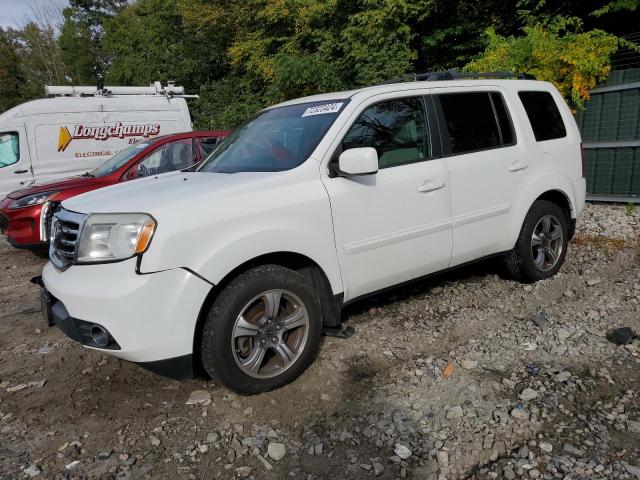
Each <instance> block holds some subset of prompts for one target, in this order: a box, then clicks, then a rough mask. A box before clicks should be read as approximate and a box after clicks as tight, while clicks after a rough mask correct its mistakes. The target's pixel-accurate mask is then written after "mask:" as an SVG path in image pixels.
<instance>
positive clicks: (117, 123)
mask: <svg viewBox="0 0 640 480" xmlns="http://www.w3.org/2000/svg"><path fill="white" fill-rule="evenodd" d="M45 92H46V93H47V94H48V95H55V96H54V97H50V98H44V99H40V100H33V101H31V102H27V103H23V104H22V105H18V106H17V107H14V108H12V109H10V110H8V111H6V112H4V113H2V114H0V198H2V197H4V196H5V195H7V194H8V193H10V192H12V191H14V190H17V189H20V188H24V187H25V186H26V185H29V184H31V183H34V182H37V183H44V182H48V181H51V180H55V179H58V178H64V177H69V176H71V175H75V174H80V173H83V172H86V171H89V170H93V169H94V168H96V167H97V166H99V165H100V164H102V163H103V162H104V161H105V160H106V159H107V158H109V157H111V156H112V155H114V154H115V153H117V152H118V151H120V150H122V149H124V148H126V147H127V146H128V145H130V144H132V143H136V142H138V141H140V140H143V139H146V138H149V137H155V136H157V135H164V134H167V133H177V132H185V131H191V117H190V115H189V110H188V108H187V103H186V101H185V99H184V97H185V96H184V95H182V93H183V92H184V89H183V88H182V87H176V86H173V85H171V84H170V85H169V86H168V87H167V88H164V89H163V88H162V87H161V85H160V84H159V82H156V83H155V84H154V85H152V86H150V87H105V88H103V89H100V90H98V89H97V88H96V87H45Z"/></svg>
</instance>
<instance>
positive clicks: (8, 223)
mask: <svg viewBox="0 0 640 480" xmlns="http://www.w3.org/2000/svg"><path fill="white" fill-rule="evenodd" d="M228 134H229V132H223V131H203V132H185V133H175V134H172V135H165V136H161V137H155V138H152V139H149V140H144V141H142V142H139V143H136V144H134V145H131V146H130V147H128V148H125V149H124V150H121V151H120V152H118V153H117V154H115V155H114V156H113V157H111V158H110V159H109V160H107V161H106V162H105V163H103V164H102V165H100V166H99V167H98V168H97V169H95V170H93V171H91V172H87V173H85V174H83V175H81V176H79V177H72V178H67V179H64V180H59V181H55V182H50V183H45V184H42V185H31V186H30V187H28V188H25V189H23V190H17V191H15V192H12V193H10V194H9V195H7V197H6V198H5V199H4V200H2V201H0V233H2V234H3V235H6V236H7V238H8V240H9V243H10V244H11V245H13V246H14V247H17V248H27V249H30V250H34V251H43V250H46V249H47V248H48V246H49V232H48V230H49V222H50V219H51V215H52V214H53V211H54V210H55V208H56V207H57V205H59V204H60V202H62V201H63V200H66V199H68V198H71V197H74V196H76V195H80V194H81V193H85V192H88V191H91V190H96V189H98V188H102V187H106V186H108V185H113V184H114V183H119V182H124V181H127V180H133V179H135V178H140V177H145V176H148V175H157V174H160V173H166V172H170V171H174V170H183V169H185V168H189V167H191V166H192V165H194V164H196V163H198V162H200V161H201V160H203V159H204V158H205V157H206V156H207V155H208V154H209V153H210V152H211V151H212V150H213V149H214V147H215V146H216V145H217V144H218V143H220V141H221V140H222V139H224V138H225V137H226V136H227V135H228Z"/></svg>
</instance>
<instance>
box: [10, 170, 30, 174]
mask: <svg viewBox="0 0 640 480" xmlns="http://www.w3.org/2000/svg"><path fill="white" fill-rule="evenodd" d="M28 172H29V170H16V171H15V172H13V173H28Z"/></svg>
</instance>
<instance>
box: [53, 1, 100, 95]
mask: <svg viewBox="0 0 640 480" xmlns="http://www.w3.org/2000/svg"><path fill="white" fill-rule="evenodd" d="M63 16H64V23H63V24H62V27H61V29H60V37H59V38H58V45H60V51H61V55H62V61H63V62H64V64H65V65H66V67H67V69H68V72H69V75H70V76H71V81H72V83H74V84H76V85H87V84H89V85H91V84H93V83H95V68H96V64H95V56H96V53H97V52H96V48H95V44H94V42H93V39H92V35H91V26H90V25H89V23H88V22H87V21H86V20H85V19H83V18H82V17H80V18H78V17H76V16H75V15H74V12H73V10H72V9H71V8H65V9H64V11H63Z"/></svg>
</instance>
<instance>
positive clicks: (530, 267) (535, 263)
mask: <svg viewBox="0 0 640 480" xmlns="http://www.w3.org/2000/svg"><path fill="white" fill-rule="evenodd" d="M545 219H547V220H548V221H549V222H550V227H549V232H548V233H545V231H544V229H545V226H546V220H545ZM556 222H557V223H556ZM534 232H535V233H536V238H535V239H534ZM557 235H561V238H555V239H554V237H556V236H557ZM568 243H569V220H568V219H567V216H566V213H565V212H564V210H563V209H562V208H561V207H559V206H558V205H557V204H555V203H553V202H550V201H548V200H537V201H536V202H534V204H533V205H532V206H531V208H530V209H529V212H528V213H527V216H526V217H525V219H524V223H523V224H522V229H521V230H520V235H519V236H518V240H517V241H516V245H515V247H514V248H513V250H511V252H509V253H508V254H507V256H506V259H505V263H506V266H507V269H508V270H509V273H510V274H511V275H512V276H513V277H514V278H516V279H517V280H520V281H522V282H526V283H531V282H536V281H538V280H543V279H545V278H549V277H552V276H554V275H555V274H556V273H557V272H558V270H560V267H561V266H562V264H563V263H564V259H565V256H566V254H567V244H568ZM556 247H557V248H556ZM547 248H548V249H549V250H547ZM552 253H555V257H556V258H555V261H553V260H554V255H553V254H552ZM541 255H542V257H544V258H542V257H541Z"/></svg>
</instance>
